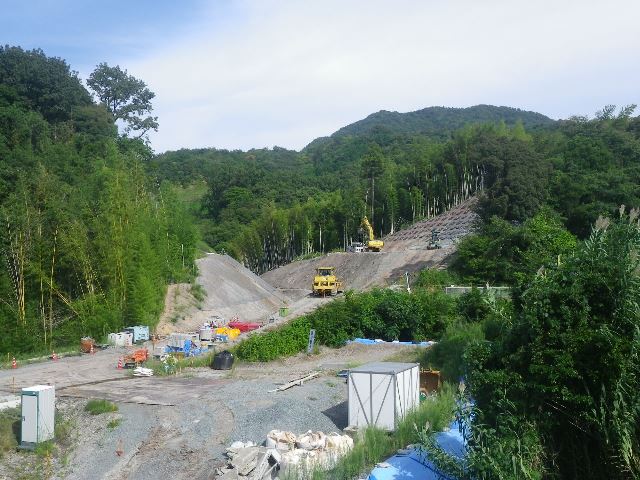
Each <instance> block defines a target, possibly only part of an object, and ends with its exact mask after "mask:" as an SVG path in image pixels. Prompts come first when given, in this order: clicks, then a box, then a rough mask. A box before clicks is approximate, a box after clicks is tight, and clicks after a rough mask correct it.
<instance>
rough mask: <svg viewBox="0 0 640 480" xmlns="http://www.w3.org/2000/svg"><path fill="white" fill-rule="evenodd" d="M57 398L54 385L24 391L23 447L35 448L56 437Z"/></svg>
mask: <svg viewBox="0 0 640 480" xmlns="http://www.w3.org/2000/svg"><path fill="white" fill-rule="evenodd" d="M55 398H56V393H55V387H53V386H52V385H35V386H33V387H27V388H23V389H22V395H21V404H22V428H21V438H20V446H21V447H25V448H30V447H34V446H35V445H36V444H38V443H40V442H45V441H47V440H51V439H52V438H53V437H54V432H55V410H56V406H55V405H56V400H55Z"/></svg>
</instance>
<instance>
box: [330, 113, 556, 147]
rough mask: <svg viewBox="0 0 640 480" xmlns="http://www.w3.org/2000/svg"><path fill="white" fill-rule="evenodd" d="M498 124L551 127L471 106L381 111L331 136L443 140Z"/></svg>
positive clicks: (537, 117)
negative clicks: (378, 133) (383, 134)
mask: <svg viewBox="0 0 640 480" xmlns="http://www.w3.org/2000/svg"><path fill="white" fill-rule="evenodd" d="M500 122H505V123H506V124H507V125H511V126H513V125H515V124H516V123H518V122H522V124H523V125H524V126H525V127H526V128H535V127H540V126H544V125H552V124H553V123H554V121H553V120H551V119H550V118H549V117H546V116H544V115H542V114H540V113H536V112H527V111H525V110H520V109H519V108H511V107H495V106H493V105H475V106H473V107H467V108H451V107H427V108H423V109H422V110H416V111H415V112H407V113H398V112H388V111H386V110H381V111H379V112H376V113H372V114H371V115H369V116H368V117H367V118H363V119H362V120H359V121H357V122H354V123H352V124H351V125H347V126H346V127H342V128H341V129H339V130H338V131H337V132H335V133H334V134H333V135H331V136H332V137H345V136H354V135H367V134H369V133H371V132H372V130H374V129H381V130H386V131H388V132H389V133H405V134H419V135H426V136H430V137H433V138H436V139H445V140H446V139H447V138H448V137H449V136H450V135H451V134H452V133H453V132H455V131H456V130H460V129H461V128H463V127H466V126H467V125H470V124H482V123H500ZM319 140H322V139H319Z"/></svg>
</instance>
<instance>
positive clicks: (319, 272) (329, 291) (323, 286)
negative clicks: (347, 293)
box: [312, 267, 344, 297]
mask: <svg viewBox="0 0 640 480" xmlns="http://www.w3.org/2000/svg"><path fill="white" fill-rule="evenodd" d="M312 289H313V294H314V295H317V296H319V297H324V296H325V295H337V294H338V293H340V292H342V291H344V290H343V288H342V282H341V281H340V280H338V278H337V277H336V269H335V267H318V268H316V276H315V277H314V278H313V286H312Z"/></svg>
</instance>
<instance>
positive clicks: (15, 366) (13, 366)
mask: <svg viewBox="0 0 640 480" xmlns="http://www.w3.org/2000/svg"><path fill="white" fill-rule="evenodd" d="M11 368H18V362H16V357H13V360H11Z"/></svg>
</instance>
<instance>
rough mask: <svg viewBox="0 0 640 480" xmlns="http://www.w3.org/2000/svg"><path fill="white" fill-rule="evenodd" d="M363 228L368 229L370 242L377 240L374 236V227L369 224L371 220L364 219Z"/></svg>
mask: <svg viewBox="0 0 640 480" xmlns="http://www.w3.org/2000/svg"><path fill="white" fill-rule="evenodd" d="M362 226H363V227H364V228H366V229H367V233H368V234H369V240H375V238H374V236H373V227H372V226H371V224H370V223H369V219H368V218H367V217H364V218H363V219H362Z"/></svg>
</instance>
